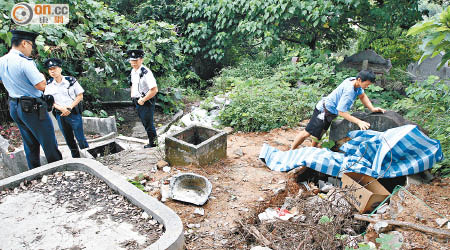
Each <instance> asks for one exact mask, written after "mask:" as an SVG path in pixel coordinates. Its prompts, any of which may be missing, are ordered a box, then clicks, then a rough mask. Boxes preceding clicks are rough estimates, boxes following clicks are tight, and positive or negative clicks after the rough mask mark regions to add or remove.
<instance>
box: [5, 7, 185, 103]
mask: <svg viewBox="0 0 450 250" xmlns="http://www.w3.org/2000/svg"><path fill="white" fill-rule="evenodd" d="M17 2H19V1H13V0H6V1H2V2H1V3H0V15H1V16H2V18H0V53H2V55H3V54H5V53H6V52H7V51H8V49H9V48H10V45H11V44H10V42H11V37H12V34H11V32H10V31H11V30H12V29H17V28H19V29H22V30H29V31H34V32H38V33H40V34H41V35H40V36H39V37H38V38H37V39H36V45H37V50H36V52H37V53H36V56H35V61H36V63H37V64H38V68H40V69H41V71H42V72H46V70H44V68H43V67H42V62H43V61H44V60H45V59H46V58H49V57H59V58H61V59H63V61H64V62H65V63H64V65H63V69H64V74H68V75H73V76H75V77H77V78H78V79H79V81H80V82H81V83H82V84H83V87H84V88H85V89H86V95H85V100H86V101H87V102H88V103H87V104H88V105H89V103H91V102H93V101H95V100H96V99H98V98H99V99H100V98H101V96H100V94H99V91H100V89H102V88H111V89H115V88H122V87H125V86H127V85H128V82H127V75H128V72H129V69H130V66H129V64H128V62H127V61H126V55H125V52H126V50H127V49H134V48H142V49H143V50H144V51H145V52H146V55H147V56H146V57H145V58H144V63H145V64H146V65H148V66H149V67H150V68H151V70H152V71H153V72H154V74H155V75H156V76H157V77H158V79H159V77H163V76H165V75H168V74H172V73H173V72H174V68H175V65H176V64H178V63H179V62H178V59H179V58H180V57H181V54H180V51H179V47H178V39H177V35H176V32H175V30H174V29H175V26H174V25H171V24H168V23H165V22H157V21H153V20H148V21H145V22H140V23H132V22H130V21H129V20H127V19H126V18H125V16H123V15H119V14H118V13H117V12H115V11H112V10H111V9H110V8H108V6H107V5H105V4H104V3H103V2H99V1H94V0H84V1H82V0H68V1H65V2H64V3H68V4H69V5H70V21H69V23H68V24H67V25H44V26H42V25H27V26H21V27H18V26H16V25H15V24H14V23H13V22H12V21H11V20H10V18H9V16H10V12H11V9H12V7H13V6H14V4H15V3H17ZM60 2H61V1H47V3H60ZM87 108H89V106H88V107H87Z"/></svg>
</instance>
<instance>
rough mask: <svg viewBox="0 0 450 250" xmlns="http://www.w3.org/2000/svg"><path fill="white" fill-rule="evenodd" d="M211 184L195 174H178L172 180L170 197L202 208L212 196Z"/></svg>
mask: <svg viewBox="0 0 450 250" xmlns="http://www.w3.org/2000/svg"><path fill="white" fill-rule="evenodd" d="M211 190H212V185H211V182H210V181H209V180H208V179H206V178H205V177H204V176H201V175H198V174H194V173H184V174H177V175H175V176H173V177H172V179H171V180H170V197H171V198H172V199H174V200H178V201H184V202H188V203H192V204H195V205H199V206H202V205H203V204H205V202H206V201H207V200H208V197H209V195H210V194H211Z"/></svg>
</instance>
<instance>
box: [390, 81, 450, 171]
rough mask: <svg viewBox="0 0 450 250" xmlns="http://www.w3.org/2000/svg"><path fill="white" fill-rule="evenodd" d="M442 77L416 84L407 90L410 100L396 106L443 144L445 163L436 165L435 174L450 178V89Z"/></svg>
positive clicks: (407, 99)
mask: <svg viewBox="0 0 450 250" xmlns="http://www.w3.org/2000/svg"><path fill="white" fill-rule="evenodd" d="M437 79H438V77H434V76H431V77H430V78H429V79H428V80H427V81H423V82H416V83H414V84H412V85H411V86H409V87H408V88H407V89H406V94H407V97H406V98H404V99H401V100H399V101H398V102H397V103H396V104H395V105H394V106H393V107H394V108H395V109H397V110H399V111H402V112H404V113H405V115H406V118H408V119H410V120H412V121H415V122H417V123H418V124H419V125H420V126H422V127H423V128H425V129H426V130H427V131H429V135H428V136H429V137H430V138H433V139H438V140H440V141H441V146H442V150H443V153H444V156H447V157H445V158H444V161H443V162H441V163H440V164H437V166H435V171H439V172H441V174H442V175H444V176H450V159H448V155H449V154H450V127H449V126H448V121H450V87H449V85H448V83H446V82H444V81H437Z"/></svg>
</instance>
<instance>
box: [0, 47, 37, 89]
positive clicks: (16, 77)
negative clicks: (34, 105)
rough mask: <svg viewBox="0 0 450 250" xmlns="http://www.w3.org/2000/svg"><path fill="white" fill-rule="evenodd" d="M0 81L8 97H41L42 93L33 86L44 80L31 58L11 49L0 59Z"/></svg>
mask: <svg viewBox="0 0 450 250" xmlns="http://www.w3.org/2000/svg"><path fill="white" fill-rule="evenodd" d="M0 80H1V81H2V82H3V85H5V88H6V90H7V91H8V94H9V96H10V97H14V98H19V97H22V96H30V97H41V96H42V91H40V90H38V89H36V88H35V87H34V85H36V84H38V83H40V82H42V81H44V80H45V78H44V76H43V75H42V74H41V73H40V72H39V70H38V69H37V67H36V64H35V63H34V61H33V60H32V59H31V58H28V57H26V56H25V55H24V54H23V53H22V52H20V51H18V50H16V49H11V50H10V51H9V53H8V54H6V55H4V56H2V57H1V58H0Z"/></svg>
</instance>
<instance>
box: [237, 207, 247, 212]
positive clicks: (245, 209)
mask: <svg viewBox="0 0 450 250" xmlns="http://www.w3.org/2000/svg"><path fill="white" fill-rule="evenodd" d="M239 211H243V212H248V211H249V209H248V208H246V207H240V208H239Z"/></svg>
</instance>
